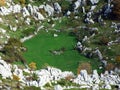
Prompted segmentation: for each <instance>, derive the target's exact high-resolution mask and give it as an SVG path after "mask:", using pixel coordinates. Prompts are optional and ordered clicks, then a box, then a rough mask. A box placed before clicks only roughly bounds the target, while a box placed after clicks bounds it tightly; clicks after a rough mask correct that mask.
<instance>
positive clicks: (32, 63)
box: [29, 62, 37, 70]
mask: <svg viewBox="0 0 120 90" xmlns="http://www.w3.org/2000/svg"><path fill="white" fill-rule="evenodd" d="M29 67H30V68H31V70H35V69H36V68H37V67H36V63H34V62H31V63H30V64H29Z"/></svg>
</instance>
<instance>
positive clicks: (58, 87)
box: [54, 85, 63, 90]
mask: <svg viewBox="0 0 120 90" xmlns="http://www.w3.org/2000/svg"><path fill="white" fill-rule="evenodd" d="M54 90H63V88H62V86H60V85H55V86H54Z"/></svg>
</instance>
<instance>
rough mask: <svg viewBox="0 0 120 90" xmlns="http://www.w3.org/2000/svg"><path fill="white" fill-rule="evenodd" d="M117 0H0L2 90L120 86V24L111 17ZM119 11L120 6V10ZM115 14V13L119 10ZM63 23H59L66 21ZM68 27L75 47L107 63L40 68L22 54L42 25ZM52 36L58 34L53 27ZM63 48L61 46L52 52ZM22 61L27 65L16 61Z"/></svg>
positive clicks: (48, 27)
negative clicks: (75, 67)
mask: <svg viewBox="0 0 120 90" xmlns="http://www.w3.org/2000/svg"><path fill="white" fill-rule="evenodd" d="M115 1H116V0H108V1H107V0H101V1H100V0H65V1H63V0H54V1H53V0H48V1H47V0H45V1H43V0H41V1H35V0H6V1H5V0H1V1H0V55H1V58H0V75H1V81H0V88H1V89H2V90H14V89H15V90H19V89H20V90H21V89H23V90H24V89H25V90H26V89H33V90H40V89H42V90H53V89H54V90H64V89H65V90H66V89H71V90H74V89H75V90H79V89H84V88H87V89H92V90H99V89H118V90H119V89H120V77H119V74H120V70H119V68H120V67H119V65H120V53H119V51H120V37H119V36H120V25H119V21H117V20H116V18H115V19H114V18H113V16H112V15H113V10H115V9H114V7H115V5H116V4H114V3H115ZM118 12H119V11H118ZM115 14H116V13H115ZM64 18H65V19H66V18H67V19H66V21H67V22H66V23H65V24H64V25H63V27H59V26H57V25H59V23H64V22H63V21H62V20H63V19H64ZM53 29H54V31H56V32H60V31H61V30H67V31H70V34H71V35H73V36H75V37H76V45H75V47H74V48H73V49H75V50H77V51H78V53H80V54H82V55H84V56H85V57H87V58H90V59H95V60H98V62H100V63H101V64H100V65H98V68H99V69H100V68H101V69H103V71H102V72H101V73H98V72H97V71H98V70H92V73H90V74H88V72H89V71H87V70H85V68H84V69H83V70H80V69H79V72H80V73H78V75H75V74H74V73H73V72H71V71H62V70H60V69H57V68H54V67H52V66H51V67H50V66H47V67H45V68H44V69H38V70H36V64H35V63H32V64H29V65H27V63H26V61H25V59H24V58H23V57H22V54H23V52H25V51H26V48H25V47H24V46H23V45H22V43H23V42H25V41H26V40H29V39H31V38H32V37H34V36H36V35H37V34H38V32H39V31H41V30H44V31H46V32H49V31H50V30H53ZM53 36H54V37H57V36H58V34H56V33H54V35H53ZM53 53H55V54H56V53H57V54H61V53H59V52H56V51H55V52H53ZM14 62H22V64H23V66H22V67H19V66H17V65H14V64H13V63H14ZM94 69H95V68H94Z"/></svg>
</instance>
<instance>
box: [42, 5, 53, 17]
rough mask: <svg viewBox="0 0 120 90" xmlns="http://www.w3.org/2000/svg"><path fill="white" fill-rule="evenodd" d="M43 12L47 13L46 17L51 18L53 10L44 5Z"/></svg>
mask: <svg viewBox="0 0 120 90" xmlns="http://www.w3.org/2000/svg"><path fill="white" fill-rule="evenodd" d="M44 10H45V11H46V12H47V13H48V16H53V14H54V8H53V7H51V6H50V5H48V4H46V5H44Z"/></svg>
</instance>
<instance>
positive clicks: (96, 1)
mask: <svg viewBox="0 0 120 90" xmlns="http://www.w3.org/2000/svg"><path fill="white" fill-rule="evenodd" d="M90 2H91V3H92V4H93V5H94V4H97V3H98V2H99V0H90Z"/></svg>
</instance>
